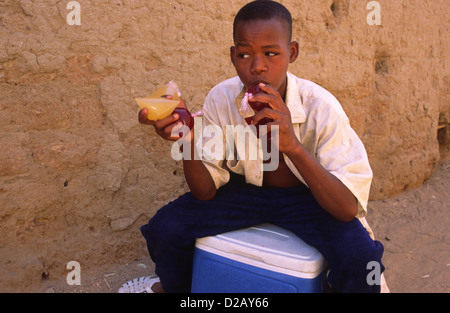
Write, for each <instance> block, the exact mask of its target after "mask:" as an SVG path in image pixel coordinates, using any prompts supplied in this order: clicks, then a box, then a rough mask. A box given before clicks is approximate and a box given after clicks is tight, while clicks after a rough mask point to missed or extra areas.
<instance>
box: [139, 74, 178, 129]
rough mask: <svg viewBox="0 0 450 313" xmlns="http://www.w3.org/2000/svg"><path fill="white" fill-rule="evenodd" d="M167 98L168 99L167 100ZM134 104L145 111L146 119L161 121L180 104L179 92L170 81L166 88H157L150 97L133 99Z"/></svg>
mask: <svg viewBox="0 0 450 313" xmlns="http://www.w3.org/2000/svg"><path fill="white" fill-rule="evenodd" d="M168 96H171V97H169V99H168ZM135 100H136V103H137V104H138V105H139V107H140V108H141V110H142V109H147V111H148V114H147V118H148V119H149V120H151V121H157V120H161V119H163V118H165V117H167V116H169V115H170V114H172V112H173V110H175V108H176V107H177V106H178V104H179V103H180V91H179V90H178V86H177V85H176V84H175V83H174V82H172V81H170V82H169V83H168V84H167V85H166V86H164V87H161V88H159V89H158V90H156V91H155V92H153V93H152V94H151V95H150V96H148V97H145V98H135Z"/></svg>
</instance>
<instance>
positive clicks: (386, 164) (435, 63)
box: [0, 0, 450, 291]
mask: <svg viewBox="0 0 450 313" xmlns="http://www.w3.org/2000/svg"><path fill="white" fill-rule="evenodd" d="M245 2H246V1H237V0H231V1H230V0H220V1H197V0H183V1H182V0H180V1H159V0H158V1H156V0H95V1H94V0H80V1H78V2H77V3H78V4H79V8H80V12H79V13H80V14H79V16H80V20H79V23H78V24H79V25H77V23H75V22H74V21H76V19H75V18H74V16H75V17H76V15H73V16H72V15H70V14H74V13H76V12H75V11H74V10H76V9H75V7H69V9H68V7H67V5H68V4H69V1H51V0H20V1H19V0H0V143H1V149H0V232H1V237H0V280H1V282H2V284H1V286H0V290H2V291H39V290H42V288H45V286H46V284H48V282H49V281H52V280H56V281H63V282H64V281H65V277H66V276H65V275H66V274H67V270H66V268H65V266H66V264H67V263H68V262H69V261H72V260H75V261H78V262H79V263H80V264H81V266H82V269H83V273H84V274H85V275H88V273H89V271H90V270H94V269H99V268H101V269H108V268H111V267H113V266H114V265H115V264H118V263H120V264H124V263H126V262H129V261H131V260H133V259H135V258H140V257H145V256H146V255H147V252H146V249H145V244H144V242H143V240H142V238H141V235H140V233H139V226H140V225H142V224H144V223H145V222H146V221H147V220H148V219H149V218H150V217H151V216H152V215H153V214H154V213H155V212H156V210H157V209H158V208H160V207H161V206H162V205H164V204H165V203H166V202H168V201H170V200H172V199H174V198H176V197H177V196H179V195H181V194H183V193H184V192H185V191H186V190H187V186H186V184H185V182H184V179H183V174H182V167H181V164H180V163H179V162H176V161H174V160H172V158H171V157H170V148H171V144H170V143H167V142H163V141H162V140H160V138H159V137H157V136H156V135H155V133H154V131H153V129H152V128H151V127H144V126H142V125H139V124H138V122H137V106H136V104H135V102H134V101H133V98H134V97H138V96H146V95H147V94H149V93H150V92H151V91H153V90H154V89H155V88H157V87H159V86H161V85H163V84H165V83H166V82H167V81H169V80H172V79H173V80H175V81H176V82H177V83H178V84H179V85H180V87H181V89H182V92H183V95H184V97H185V99H186V100H187V103H188V106H189V108H190V109H191V110H197V109H199V108H200V107H201V105H202V103H203V99H204V97H205V96H206V94H207V92H208V90H209V89H210V88H211V87H213V86H214V85H215V84H217V83H219V82H220V81H222V80H224V79H226V78H229V77H231V76H234V75H235V72H234V69H233V68H232V66H231V62H230V59H229V54H228V53H229V47H230V46H231V45H232V36H231V31H232V21H233V17H234V15H235V13H236V12H237V10H238V9H239V8H240V7H241V6H242V5H243V4H244V3H245ZM368 2H369V1H367V2H366V1H360V0H358V1H356V0H318V1H306V0H286V1H282V3H283V4H285V5H286V6H287V7H288V8H289V9H290V10H291V12H292V15H293V18H294V37H295V39H296V40H298V41H299V43H300V47H301V51H300V57H299V59H298V60H297V62H296V63H295V64H293V65H292V66H291V68H290V70H291V71H292V72H293V73H295V74H296V75H298V76H300V77H303V78H306V79H310V80H312V81H315V82H317V83H319V84H321V85H322V86H324V87H325V88H327V89H328V90H330V91H331V92H332V93H333V94H334V95H335V96H336V97H337V98H338V99H339V100H340V101H341V103H342V105H343V107H344V109H345V111H346V112H347V114H348V116H349V117H350V121H351V124H352V126H353V127H354V129H355V130H356V132H357V133H358V134H359V135H360V137H361V138H362V140H363V141H364V143H365V145H366V148H367V151H368V154H369V158H370V161H371V165H372V167H373V170H374V173H375V178H374V181H373V187H372V192H371V197H372V199H380V198H383V197H388V196H391V195H394V194H396V193H398V192H401V191H402V190H405V189H410V188H413V187H416V186H419V185H420V184H421V183H422V182H423V181H424V180H426V179H427V178H428V177H429V176H430V174H431V173H432V172H433V170H434V169H435V167H436V164H437V162H438V160H439V142H441V143H448V141H449V130H448V123H449V120H450V116H449V111H450V107H449V105H450V104H449V103H450V101H449V95H448V89H449V68H448V63H449V52H448V51H449V50H450V49H449V42H450V40H449V34H448V17H449V16H450V10H449V3H448V1H446V0H432V1H420V0H396V1H391V0H381V1H378V3H379V4H380V8H381V11H380V16H381V24H380V25H369V23H368V21H367V15H368V14H370V13H371V12H372V9H368V8H367V4H368ZM72 24H73V25H72ZM438 130H439V138H440V140H439V141H438V139H437V134H438Z"/></svg>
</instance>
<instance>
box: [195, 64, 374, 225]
mask: <svg viewBox="0 0 450 313" xmlns="http://www.w3.org/2000/svg"><path fill="white" fill-rule="evenodd" d="M287 78H288V79H287V92H286V104H287V106H288V108H289V110H290V113H291V117H292V124H293V128H294V131H295V135H296V136H297V138H298V139H299V140H300V142H301V143H302V144H303V146H304V147H305V148H306V149H307V150H308V151H309V153H310V154H311V155H312V156H314V157H315V158H316V159H317V160H318V161H319V163H320V164H321V165H322V166H323V167H324V168H325V169H326V170H328V171H329V172H330V173H331V174H333V175H335V176H336V177H337V178H338V179H339V180H340V181H341V182H342V183H343V184H344V185H345V186H347V188H348V189H349V190H350V191H351V192H352V193H353V194H354V195H355V197H356V198H357V199H358V213H357V217H359V218H361V217H363V216H364V215H365V213H366V210H367V202H368V198H369V191H370V184H371V181H372V170H371V168H370V165H369V161H368V158H367V153H366V150H365V148H364V146H363V144H362V142H361V140H360V139H359V138H358V136H357V134H356V133H355V132H354V130H353V129H352V128H351V127H350V124H349V120H348V117H347V116H346V114H345V112H344V110H343V109H342V107H341V105H340V103H339V102H338V100H337V99H336V98H335V97H334V96H333V95H332V94H331V93H329V92H328V91H326V90H325V89H324V88H322V87H320V86H319V85H317V84H315V83H313V82H311V81H308V80H304V79H300V78H298V77H296V76H294V75H293V74H291V73H289V72H288V73H287ZM244 93H245V88H244V85H243V83H242V82H241V80H240V79H239V77H234V78H231V79H228V80H226V81H224V82H222V83H220V84H218V85H217V86H215V87H214V88H213V89H212V90H211V91H210V93H209V94H208V96H207V97H206V99H205V103H204V106H203V125H202V129H205V127H207V126H209V125H214V126H215V127H220V129H222V133H221V134H216V135H219V136H223V137H222V138H221V139H220V140H221V141H223V143H224V144H230V143H229V137H228V138H225V137H226V136H225V134H226V128H227V125H243V126H247V124H246V122H245V120H244V117H243V116H242V115H241V114H240V113H239V110H240V108H241V100H242V98H243V96H244ZM249 115H253V112H250V114H249ZM250 136H252V135H250ZM253 136H255V138H253V139H254V140H257V139H256V135H254V134H253ZM235 137H236V136H235ZM213 138H214V140H216V142H217V139H218V138H217V137H214V134H210V136H203V138H202V141H201V142H199V145H200V146H201V147H202V150H203V155H202V159H203V162H204V164H205V165H206V167H207V169H208V170H209V173H210V174H211V177H212V179H213V180H214V183H215V185H216V187H217V188H220V187H221V186H223V185H224V184H226V183H227V182H228V181H229V178H230V174H229V171H233V172H235V173H237V174H241V175H244V176H245V179H246V182H247V183H250V184H254V185H256V186H262V183H263V181H262V180H263V165H262V164H263V160H262V151H263V150H262V149H263V147H262V146H261V143H260V142H259V144H258V146H257V152H258V153H257V157H256V158H247V159H241V160H239V159H237V158H236V157H235V158H231V159H226V155H227V154H226V151H225V149H222V150H224V151H223V152H222V153H221V154H220V157H219V156H218V155H217V153H216V154H215V155H214V156H212V155H208V152H207V150H211V142H210V141H211V140H212V139H213ZM227 139H228V141H227ZM234 139H235V140H236V138H234ZM231 144H233V143H231ZM205 145H209V147H208V149H206V146H205ZM205 151H206V153H205ZM216 152H217V151H216ZM210 154H211V153H210ZM284 159H285V162H286V164H287V165H288V167H289V168H290V169H291V171H292V172H293V173H294V174H295V176H296V177H298V179H300V180H301V181H302V182H303V183H305V184H306V182H305V181H304V179H303V177H302V176H301V175H300V173H299V172H298V170H297V169H296V168H295V166H294V165H293V164H292V162H291V161H290V160H289V158H288V157H286V156H285V155H284ZM364 222H365V221H363V223H364ZM364 224H365V223H364Z"/></svg>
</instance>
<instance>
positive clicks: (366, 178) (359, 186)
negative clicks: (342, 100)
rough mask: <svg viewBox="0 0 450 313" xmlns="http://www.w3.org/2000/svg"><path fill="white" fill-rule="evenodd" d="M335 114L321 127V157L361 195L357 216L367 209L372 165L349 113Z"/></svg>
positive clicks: (336, 174) (343, 181)
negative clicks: (350, 121) (353, 126)
mask: <svg viewBox="0 0 450 313" xmlns="http://www.w3.org/2000/svg"><path fill="white" fill-rule="evenodd" d="M333 117H334V118H332V119H331V120H328V123H327V124H326V125H324V126H323V127H321V131H320V136H319V138H318V148H317V159H318V161H319V162H320V164H321V165H322V166H323V167H324V168H325V169H327V170H328V171H329V172H330V173H331V174H333V175H334V176H336V177H337V178H338V179H339V180H340V181H341V182H342V183H343V184H344V185H345V186H346V187H347V188H348V189H349V190H350V191H351V192H352V193H353V195H354V196H355V197H356V198H357V200H358V212H357V215H356V217H358V218H361V217H364V215H365V214H366V212H367V203H368V200H369V193H370V185H371V182H372V177H373V173H372V169H371V168H370V164H369V160H368V157H367V153H366V150H365V148H364V145H363V143H362V142H361V140H360V139H359V137H358V135H357V134H356V133H355V131H354V130H353V129H352V128H351V127H350V123H349V120H348V117H347V116H346V115H345V114H344V113H342V114H336V115H334V116H333Z"/></svg>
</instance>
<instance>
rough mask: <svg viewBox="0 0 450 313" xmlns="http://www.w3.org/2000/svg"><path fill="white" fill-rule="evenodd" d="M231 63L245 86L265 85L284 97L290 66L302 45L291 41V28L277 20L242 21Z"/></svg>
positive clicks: (236, 36)
mask: <svg viewBox="0 0 450 313" xmlns="http://www.w3.org/2000/svg"><path fill="white" fill-rule="evenodd" d="M234 41H235V42H234V44H235V46H233V47H231V49H230V54H231V61H232V63H233V65H234V67H235V68H236V71H237V74H238V75H239V77H240V79H241V81H242V82H243V83H244V85H245V87H247V88H248V87H250V86H251V85H253V84H254V83H256V82H263V83H265V84H268V85H270V86H272V87H273V88H274V89H276V90H278V92H279V93H280V95H281V96H282V97H283V98H284V97H285V93H286V72H287V69H288V66H289V63H292V62H294V61H295V60H296V59H297V56H298V43H297V42H292V43H291V42H290V38H289V31H288V27H287V26H286V25H285V23H283V22H281V21H279V20H277V19H270V20H254V21H247V22H239V23H238V24H237V27H236V31H235V38H234Z"/></svg>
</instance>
